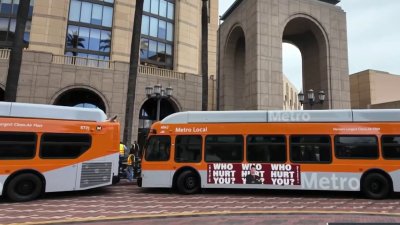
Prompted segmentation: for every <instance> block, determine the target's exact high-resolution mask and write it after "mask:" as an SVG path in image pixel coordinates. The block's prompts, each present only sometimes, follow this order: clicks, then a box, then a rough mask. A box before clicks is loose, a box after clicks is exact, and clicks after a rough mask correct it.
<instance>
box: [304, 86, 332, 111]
mask: <svg viewBox="0 0 400 225" xmlns="http://www.w3.org/2000/svg"><path fill="white" fill-rule="evenodd" d="M298 97H299V102H300V104H301V105H303V104H309V105H310V107H311V109H312V107H313V105H314V104H321V105H322V104H324V101H325V92H324V91H320V92H318V101H316V100H315V95H314V90H313V89H310V90H308V91H307V101H305V99H304V93H303V91H300V93H299V94H298Z"/></svg>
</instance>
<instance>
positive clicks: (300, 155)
mask: <svg viewBox="0 0 400 225" xmlns="http://www.w3.org/2000/svg"><path fill="white" fill-rule="evenodd" d="M290 159H291V161H292V162H299V163H329V162H331V159H332V154H331V141H330V137H329V136H327V135H321V136H317V135H302V136H300V135H293V136H291V137H290Z"/></svg>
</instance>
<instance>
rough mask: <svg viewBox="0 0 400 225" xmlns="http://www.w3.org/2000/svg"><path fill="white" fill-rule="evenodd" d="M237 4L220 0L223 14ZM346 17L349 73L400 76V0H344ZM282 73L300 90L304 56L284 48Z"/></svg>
mask: <svg viewBox="0 0 400 225" xmlns="http://www.w3.org/2000/svg"><path fill="white" fill-rule="evenodd" d="M234 1H235V0H219V2H220V3H219V10H220V14H223V13H224V12H225V11H226V9H228V8H229V6H230V5H231V4H232V3H233V2H234ZM338 6H340V7H342V8H343V10H344V11H345V12H346V13H347V40H348V57H349V73H350V74H353V73H357V72H360V71H363V70H366V69H374V70H382V71H386V72H389V73H392V74H397V75H400V25H399V23H400V0H341V2H340V3H339V4H338ZM283 64H284V65H283V67H284V68H283V72H284V73H285V74H286V75H287V76H288V78H289V80H291V81H292V82H293V83H294V84H295V86H296V87H297V88H298V89H301V75H300V74H301V55H300V52H299V50H298V49H297V48H296V47H293V46H292V45H287V44H284V47H283Z"/></svg>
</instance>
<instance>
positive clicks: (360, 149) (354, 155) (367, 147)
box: [335, 136, 379, 159]
mask: <svg viewBox="0 0 400 225" xmlns="http://www.w3.org/2000/svg"><path fill="white" fill-rule="evenodd" d="M335 155H336V158H339V159H377V158H378V156H379V152H378V139H377V138H376V136H335Z"/></svg>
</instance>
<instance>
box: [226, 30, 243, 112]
mask: <svg viewBox="0 0 400 225" xmlns="http://www.w3.org/2000/svg"><path fill="white" fill-rule="evenodd" d="M224 52H225V55H226V56H227V57H225V59H224V62H223V65H224V73H223V75H222V78H221V82H222V96H223V102H222V109H224V110H232V109H245V108H246V96H248V95H246V94H245V92H246V87H247V86H248V85H246V84H248V83H247V82H246V81H248V80H247V79H246V75H245V74H246V63H245V62H246V39H245V35H244V31H243V29H242V28H241V27H240V26H236V27H234V28H233V29H232V31H231V33H230V35H229V37H228V41H227V43H226V46H225V51H224Z"/></svg>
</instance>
